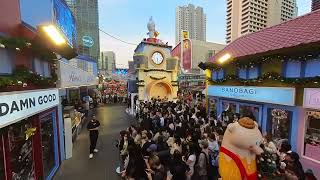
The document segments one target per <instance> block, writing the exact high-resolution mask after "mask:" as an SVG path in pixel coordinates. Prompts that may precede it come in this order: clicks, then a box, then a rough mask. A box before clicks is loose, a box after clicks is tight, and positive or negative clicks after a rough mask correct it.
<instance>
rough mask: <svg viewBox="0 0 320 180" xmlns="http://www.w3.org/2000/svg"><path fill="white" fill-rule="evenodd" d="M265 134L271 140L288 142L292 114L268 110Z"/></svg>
mask: <svg viewBox="0 0 320 180" xmlns="http://www.w3.org/2000/svg"><path fill="white" fill-rule="evenodd" d="M267 117H268V123H267V132H268V133H270V134H272V139H273V140H275V141H278V140H280V139H288V140H289V141H290V127H291V118H292V112H291V111H287V110H284V109H277V108H268V116H267Z"/></svg>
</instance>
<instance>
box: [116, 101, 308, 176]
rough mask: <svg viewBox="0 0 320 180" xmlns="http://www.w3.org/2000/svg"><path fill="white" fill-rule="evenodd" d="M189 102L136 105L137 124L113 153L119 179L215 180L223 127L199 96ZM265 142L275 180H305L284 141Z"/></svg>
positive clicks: (124, 132)
mask: <svg viewBox="0 0 320 180" xmlns="http://www.w3.org/2000/svg"><path fill="white" fill-rule="evenodd" d="M190 99H191V100H190ZM192 99H193V98H192V97H191V98H190V96H180V98H179V100H178V101H177V102H170V101H164V100H160V99H152V100H151V101H148V102H141V103H140V104H139V109H138V112H137V114H138V115H137V116H136V117H137V122H138V123H137V124H135V125H131V126H130V127H129V128H127V129H126V130H123V131H121V132H120V141H119V144H118V147H119V151H120V159H121V170H122V171H121V176H122V177H123V178H124V179H129V180H145V179H147V180H170V179H172V180H185V179H186V180H214V179H219V178H220V177H219V167H218V158H219V148H220V145H221V141H222V138H223V134H224V131H225V129H226V125H227V124H226V125H225V124H223V123H221V122H222V121H220V120H217V118H216V117H215V115H214V114H211V115H208V114H207V111H206V108H205V102H204V98H203V96H197V99H196V100H194V99H193V100H192ZM237 119H238V117H237V118H236V119H235V121H236V120H237ZM229 123H231V122H229ZM265 139H266V140H265V143H264V149H265V150H267V151H268V152H271V153H273V154H275V155H276V156H277V158H278V160H277V162H276V164H277V171H276V173H278V174H277V175H278V176H279V177H280V176H281V177H284V178H286V179H299V180H300V179H307V177H306V174H305V173H304V171H303V168H302V165H301V163H300V162H299V156H298V154H297V153H295V152H292V150H291V146H290V144H289V142H288V141H287V140H283V141H282V142H280V143H279V145H278V146H277V145H276V143H274V142H273V141H272V136H270V135H269V134H268V135H267V136H266V138H265ZM310 177H311V178H312V174H310V176H309V178H310Z"/></svg>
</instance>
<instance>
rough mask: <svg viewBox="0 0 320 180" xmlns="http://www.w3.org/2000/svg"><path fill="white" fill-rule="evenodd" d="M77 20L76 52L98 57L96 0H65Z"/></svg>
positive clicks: (93, 57) (98, 40) (96, 58)
mask: <svg viewBox="0 0 320 180" xmlns="http://www.w3.org/2000/svg"><path fill="white" fill-rule="evenodd" d="M66 2H67V4H68V6H69V7H70V9H71V10H72V12H73V14H74V16H75V18H76V21H77V37H78V38H77V39H78V53H79V54H80V55H85V56H88V57H90V58H92V59H94V60H95V61H96V62H97V61H98V59H99V53H100V43H99V42H100V39H99V13H98V0H66Z"/></svg>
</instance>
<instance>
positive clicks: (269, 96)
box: [208, 86, 295, 106]
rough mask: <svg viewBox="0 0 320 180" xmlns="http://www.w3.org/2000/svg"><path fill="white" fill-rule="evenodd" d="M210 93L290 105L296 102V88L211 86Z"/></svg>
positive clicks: (218, 95) (210, 94)
mask: <svg viewBox="0 0 320 180" xmlns="http://www.w3.org/2000/svg"><path fill="white" fill-rule="evenodd" d="M208 95H209V96H217V97H225V98H233V99H241V100H247V101H255V102H263V103H270V104H282V105H288V106H294V103H295V89H294V88H280V87H250V86H209V87H208Z"/></svg>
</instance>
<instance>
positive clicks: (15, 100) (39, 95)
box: [0, 89, 59, 128]
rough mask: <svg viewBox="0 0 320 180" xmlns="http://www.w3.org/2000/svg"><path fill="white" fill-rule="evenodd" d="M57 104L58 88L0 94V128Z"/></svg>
mask: <svg viewBox="0 0 320 180" xmlns="http://www.w3.org/2000/svg"><path fill="white" fill-rule="evenodd" d="M58 104H59V91H58V89H48V90H41V91H22V92H18V93H15V94H13V93H1V94H0V128H2V127H4V126H7V125H9V124H11V123H14V122H16V121H18V120H21V119H24V118H27V117H30V116H32V115H35V114H37V113H39V112H41V111H44V110H46V109H49V108H51V107H54V106H57V105H58Z"/></svg>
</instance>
